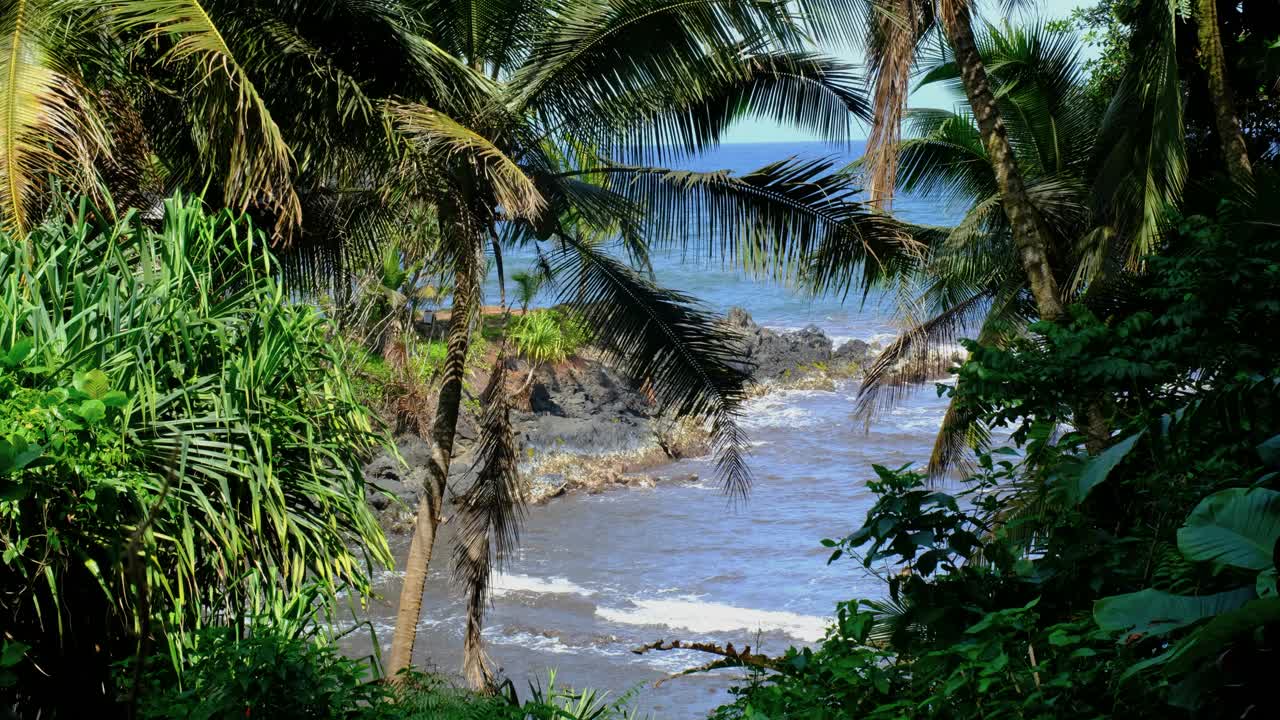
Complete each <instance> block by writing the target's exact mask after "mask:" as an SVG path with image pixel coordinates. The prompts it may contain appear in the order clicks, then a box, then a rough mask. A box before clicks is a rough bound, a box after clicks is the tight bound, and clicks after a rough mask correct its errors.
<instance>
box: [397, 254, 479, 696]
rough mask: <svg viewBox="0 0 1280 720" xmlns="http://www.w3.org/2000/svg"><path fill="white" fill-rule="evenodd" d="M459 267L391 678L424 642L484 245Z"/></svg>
mask: <svg viewBox="0 0 1280 720" xmlns="http://www.w3.org/2000/svg"><path fill="white" fill-rule="evenodd" d="M463 242H464V246H463V247H460V248H459V249H458V257H457V260H456V262H455V265H456V272H455V281H454V294H453V310H452V312H451V314H450V316H449V342H448V350H447V354H446V356H445V363H444V371H443V373H442V374H441V381H440V396H439V399H438V400H437V401H436V416H435V421H434V422H433V423H432V425H431V458H430V461H429V462H428V463H427V477H426V478H425V480H424V481H423V486H424V487H423V498H422V502H420V503H419V504H418V514H417V518H416V519H415V521H414V526H413V540H412V541H410V543H409V555H408V557H407V558H406V559H405V571H404V587H403V588H401V590H400V607H399V609H398V611H397V613H396V629H395V632H394V634H393V635H392V638H391V658H390V660H389V662H388V665H387V674H388V675H396V674H397V673H399V672H400V671H401V670H404V669H405V668H407V667H409V666H410V665H411V664H412V662H413V646H414V644H415V643H416V642H417V637H418V620H419V618H420V617H421V615H422V593H423V591H424V589H425V588H426V585H427V570H428V569H429V568H430V565H431V554H432V551H433V550H434V546H435V541H436V534H437V532H436V531H437V529H438V528H439V525H440V513H441V509H442V507H443V504H444V496H445V490H446V482H447V480H448V478H449V463H450V461H451V460H452V458H453V440H454V434H455V432H456V430H457V428H458V413H459V410H460V408H461V405H462V381H463V375H464V374H465V372H466V359H467V349H468V346H469V345H470V341H471V320H472V314H473V313H474V311H475V309H476V308H475V306H476V300H477V296H478V293H479V289H480V288H479V282H480V280H479V277H480V273H479V270H480V266H481V265H482V263H481V262H480V259H481V258H480V257H479V252H480V250H479V248H480V247H481V246H480V245H479V244H478V243H474V242H470V237H469V236H468V237H466V238H464V239H463Z"/></svg>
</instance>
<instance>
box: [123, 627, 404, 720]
mask: <svg viewBox="0 0 1280 720" xmlns="http://www.w3.org/2000/svg"><path fill="white" fill-rule="evenodd" d="M371 674H372V673H371V667H370V666H369V664H368V663H366V662H362V661H358V660H352V659H349V658H345V657H343V656H342V655H341V654H339V653H338V652H337V650H336V649H335V648H334V647H333V645H332V644H330V643H327V642H324V641H322V640H320V639H318V638H316V637H309V636H306V635H304V634H297V633H293V634H291V633H286V632H281V631H279V630H276V629H274V628H273V627H272V626H269V625H263V624H258V625H256V626H254V627H253V629H252V630H251V632H249V633H248V634H247V635H246V636H245V637H242V638H241V637H236V635H235V633H234V632H233V631H232V630H231V629H230V628H211V629H208V630H205V631H202V632H201V633H200V634H199V636H198V637H197V638H196V642H195V643H194V644H193V649H192V652H191V653H189V655H188V658H187V660H186V663H185V665H184V667H183V668H182V672H181V674H179V673H178V672H176V671H175V669H174V667H173V665H172V663H170V662H169V659H168V658H166V657H158V658H154V659H153V660H152V662H151V663H150V666H149V668H148V670H147V672H146V673H145V675H144V677H143V682H142V688H141V690H142V692H141V694H140V698H139V704H138V717H140V718H144V719H146V720H194V719H197V718H198V719H201V720H243V718H270V719H271V720H303V719H304V718H332V719H333V720H365V719H373V718H391V717H402V715H392V714H391V712H390V711H391V709H392V708H391V707H390V706H389V703H390V702H391V700H392V699H393V698H394V693H393V691H392V690H391V688H390V686H389V685H386V684H383V683H375V682H370V677H371Z"/></svg>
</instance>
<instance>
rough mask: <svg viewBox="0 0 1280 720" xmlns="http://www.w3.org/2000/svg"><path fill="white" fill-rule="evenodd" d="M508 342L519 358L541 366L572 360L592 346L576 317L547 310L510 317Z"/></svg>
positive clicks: (579, 318) (585, 328)
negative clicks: (571, 358) (584, 349)
mask: <svg viewBox="0 0 1280 720" xmlns="http://www.w3.org/2000/svg"><path fill="white" fill-rule="evenodd" d="M507 339H508V340H510V341H511V344H512V345H513V346H514V347H515V350H516V352H517V353H518V354H519V355H520V356H521V357H524V358H526V359H528V360H529V361H530V362H533V363H535V364H542V363H556V362H561V361H563V360H564V359H566V358H569V357H572V356H573V355H575V354H577V353H578V352H579V351H580V350H581V349H582V348H583V347H585V346H586V345H588V344H589V343H590V342H591V335H590V331H589V329H588V328H587V325H586V323H584V322H583V321H582V318H581V317H579V316H578V315H576V314H573V313H570V312H567V311H564V310H559V309H550V310H533V311H531V312H528V313H526V314H524V315H519V316H516V317H513V318H512V319H511V322H510V324H509V325H508V326H507Z"/></svg>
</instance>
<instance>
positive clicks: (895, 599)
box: [717, 203, 1280, 720]
mask: <svg viewBox="0 0 1280 720" xmlns="http://www.w3.org/2000/svg"><path fill="white" fill-rule="evenodd" d="M1260 206H1262V207H1263V209H1264V210H1269V209H1270V208H1268V207H1266V204H1265V203H1262V204H1260ZM1168 242H1169V246H1168V248H1167V249H1166V254H1165V255H1163V256H1162V257H1159V258H1153V259H1151V261H1150V272H1149V273H1148V274H1147V275H1145V276H1143V277H1139V278H1128V279H1127V282H1126V283H1125V284H1124V285H1123V286H1119V287H1118V288H1113V290H1118V291H1114V292H1108V291H1107V288H1102V289H1100V290H1099V291H1098V292H1097V293H1096V294H1095V296H1094V297H1093V298H1092V299H1093V302H1092V304H1091V305H1090V306H1087V307H1086V306H1076V307H1074V308H1072V309H1071V313H1070V315H1069V316H1068V317H1067V318H1064V319H1063V321H1062V322H1058V323H1038V324H1035V325H1033V326H1032V330H1033V333H1034V335H1033V336H1030V337H1027V338H1025V339H1023V340H1021V341H1019V342H1015V343H1013V344H1012V345H1011V346H1010V347H1007V348H1001V347H993V346H989V345H983V344H979V343H972V342H970V343H967V346H968V348H969V350H970V358H969V360H968V361H967V362H966V363H965V364H963V365H962V366H961V367H960V368H959V370H958V373H959V382H958V383H957V384H956V386H955V388H954V389H953V390H945V391H946V392H952V393H953V396H954V401H955V406H954V407H955V412H956V413H957V415H958V416H961V417H971V418H975V419H977V420H978V421H979V423H980V425H979V428H980V429H982V428H985V429H987V430H990V429H997V428H1000V429H1003V430H1005V431H1007V432H1008V433H1009V434H1010V437H1011V439H1012V441H1013V442H1014V443H1015V444H1016V445H1017V448H1016V449H1013V450H1003V451H994V452H990V453H983V454H980V455H979V456H978V463H977V466H976V468H975V469H974V471H973V473H972V474H971V476H970V477H969V478H968V479H967V489H966V490H965V491H964V492H961V493H958V494H956V495H954V496H953V495H951V494H948V493H946V492H943V491H942V490H941V489H939V488H936V487H930V486H929V485H928V483H927V482H926V480H925V478H924V477H923V476H921V475H919V474H917V473H913V472H911V471H910V468H899V469H897V470H890V469H886V468H877V473H878V475H879V478H878V479H877V480H876V481H874V482H872V483H871V487H872V489H873V491H875V492H876V493H877V495H878V500H877V502H876V504H875V505H874V506H873V508H872V509H871V510H870V511H869V512H868V514H867V517H866V520H865V522H864V523H863V525H862V527H861V528H860V529H858V530H857V531H855V532H853V533H851V534H850V535H849V536H847V537H845V538H842V539H838V540H830V541H827V543H826V544H827V545H828V546H829V547H831V548H832V549H833V553H832V558H831V559H832V561H834V560H837V559H838V558H840V557H844V556H851V557H859V558H860V559H861V561H862V563H863V564H864V565H865V566H867V567H871V566H873V565H888V566H889V567H888V568H887V569H888V572H886V573H885V574H884V577H885V579H886V587H885V593H886V595H887V599H885V600H881V601H875V602H870V601H861V602H850V603H846V604H844V605H842V606H841V607H840V608H839V611H838V621H837V623H836V625H835V626H834V627H833V628H832V629H831V631H830V632H829V634H828V636H827V638H826V639H825V641H824V642H823V643H822V645H821V646H820V647H819V648H818V649H816V650H810V649H803V650H793V651H791V652H789V653H788V655H787V656H786V657H785V658H783V659H782V660H781V661H780V662H779V663H778V664H777V669H776V671H775V672H772V673H769V674H768V675H757V676H756V678H755V680H754V682H753V683H752V684H750V685H748V686H746V687H743V688H739V689H738V690H737V693H738V697H737V699H736V701H735V702H734V703H732V704H730V705H727V706H725V707H723V708H721V709H720V710H719V711H718V715H717V717H719V718H722V719H726V720H727V719H728V718H764V717H768V718H823V719H831V720H835V719H837V718H850V719H852V718H947V719H948V720H950V719H957V718H974V719H975V720H976V719H977V718H1005V717H1008V718H1015V717H1016V718H1024V717H1025V718H1051V717H1125V718H1142V717H1151V718H1167V717H1195V718H1238V717H1273V716H1276V714H1277V713H1280V701H1277V700H1276V697H1275V693H1274V690H1273V688H1272V687H1271V684H1272V682H1273V680H1274V668H1275V657H1276V654H1277V653H1278V652H1280V597H1277V594H1276V593H1277V591H1276V577H1277V576H1280V565H1278V563H1280V300H1277V296H1276V288H1277V287H1280V233H1276V232H1275V225H1273V224H1268V223H1264V222H1260V221H1258V219H1257V218H1256V217H1253V216H1251V215H1250V213H1249V212H1248V211H1246V210H1243V209H1241V208H1237V207H1232V206H1229V205H1228V206H1225V207H1224V209H1223V212H1222V214H1221V215H1220V216H1219V217H1217V218H1204V217H1191V218H1186V219H1184V220H1181V221H1180V222H1179V223H1178V225H1177V230H1176V232H1174V233H1171V235H1170V236H1169V238H1168ZM1089 406H1092V407H1094V408H1095V409H1097V411H1098V412H1099V413H1101V415H1102V416H1103V417H1104V418H1105V420H1106V422H1107V423H1108V424H1109V425H1110V426H1111V428H1112V434H1111V437H1110V439H1109V441H1108V443H1107V445H1108V447H1105V448H1099V449H1097V450H1095V452H1093V453H1090V452H1088V451H1086V449H1085V445H1086V443H1085V438H1084V437H1083V436H1082V434H1080V433H1079V432H1076V431H1074V430H1073V429H1072V425H1073V421H1074V418H1075V415H1076V413H1078V412H1080V409H1081V408H1086V407H1089ZM977 435H978V436H983V435H985V433H981V432H979V433H977Z"/></svg>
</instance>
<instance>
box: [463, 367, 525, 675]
mask: <svg viewBox="0 0 1280 720" xmlns="http://www.w3.org/2000/svg"><path fill="white" fill-rule="evenodd" d="M508 365H509V361H508V360H507V358H506V356H505V354H504V353H502V352H499V354H498V357H497V358H496V359H495V360H494V366H493V370H492V372H491V373H490V374H489V382H488V384H487V385H486V387H485V389H484V391H483V392H482V393H481V395H480V404H481V407H482V408H484V417H483V419H482V421H481V427H480V440H479V442H478V445H477V450H476V459H475V462H474V463H473V464H472V466H471V475H472V478H473V479H472V482H471V485H470V487H469V488H468V489H467V490H466V491H465V492H464V493H463V494H462V495H461V496H460V498H459V510H458V517H459V518H460V527H459V530H458V539H457V545H456V546H455V547H454V553H453V562H454V576H455V577H456V578H457V579H458V580H459V581H461V582H462V583H463V585H464V586H465V587H466V589H467V630H466V636H465V639H464V645H463V647H464V660H463V663H464V664H463V673H464V675H465V676H466V678H467V681H468V682H469V683H470V684H471V686H472V687H473V688H478V689H479V688H486V687H489V686H491V685H492V682H493V677H492V674H491V673H490V671H489V667H488V663H487V661H486V658H485V653H484V644H483V637H482V636H481V628H482V626H483V623H484V613H485V610H486V609H487V607H488V603H489V587H490V585H489V583H490V581H491V580H492V576H493V572H494V570H495V568H496V569H501V565H502V561H503V559H504V558H506V557H507V556H508V554H509V553H510V552H511V551H512V550H514V548H515V546H516V543H517V541H518V539H519V534H520V522H521V520H522V519H523V517H524V509H525V508H524V493H523V491H522V490H521V488H520V476H519V473H518V472H517V469H516V465H517V462H518V460H519V458H518V456H517V453H516V447H515V437H514V435H513V433H512V431H511V418H510V402H509V398H508V397H507V388H506V385H507V383H506V375H507V371H508V369H509V367H508Z"/></svg>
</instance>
